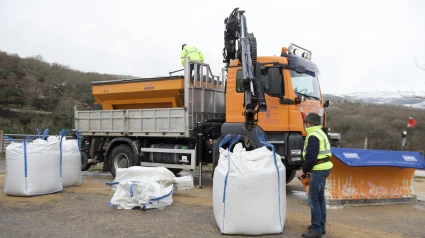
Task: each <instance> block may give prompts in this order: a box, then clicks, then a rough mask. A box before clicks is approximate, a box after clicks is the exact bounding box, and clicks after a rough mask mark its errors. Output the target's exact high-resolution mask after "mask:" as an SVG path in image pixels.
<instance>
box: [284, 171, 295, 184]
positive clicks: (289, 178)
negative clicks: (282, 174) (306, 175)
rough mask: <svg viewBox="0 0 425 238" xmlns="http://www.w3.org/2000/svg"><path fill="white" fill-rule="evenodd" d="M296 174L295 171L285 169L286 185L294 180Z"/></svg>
mask: <svg viewBox="0 0 425 238" xmlns="http://www.w3.org/2000/svg"><path fill="white" fill-rule="evenodd" d="M296 174H297V171H296V170H290V169H286V184H288V183H290V182H291V181H292V180H293V179H294V178H295V175H296Z"/></svg>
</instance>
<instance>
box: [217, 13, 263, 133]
mask: <svg viewBox="0 0 425 238" xmlns="http://www.w3.org/2000/svg"><path fill="white" fill-rule="evenodd" d="M244 12H245V11H241V10H239V8H235V9H234V10H233V11H232V13H231V14H230V16H229V17H227V18H226V19H225V20H224V24H225V26H226V28H225V31H224V49H223V58H224V59H223V63H226V67H229V64H230V60H234V59H235V58H237V59H239V62H241V64H242V70H243V88H244V107H245V112H244V113H243V115H244V116H245V126H246V129H247V130H248V132H251V130H252V127H253V126H254V125H255V122H256V119H255V115H256V114H257V113H258V112H264V111H267V105H266V100H265V98H264V90H263V85H262V83H261V65H260V63H258V62H257V41H256V38H255V37H254V34H252V33H248V32H247V24H246V18H245V16H244V15H243V14H244ZM236 42H237V43H238V44H237V45H238V48H237V49H236ZM257 106H258V110H256V109H255V108H256V107H257Z"/></svg>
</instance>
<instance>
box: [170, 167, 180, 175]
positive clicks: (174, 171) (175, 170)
mask: <svg viewBox="0 0 425 238" xmlns="http://www.w3.org/2000/svg"><path fill="white" fill-rule="evenodd" d="M167 169H168V170H170V171H171V172H173V173H174V174H178V173H180V172H181V171H183V169H175V168H167Z"/></svg>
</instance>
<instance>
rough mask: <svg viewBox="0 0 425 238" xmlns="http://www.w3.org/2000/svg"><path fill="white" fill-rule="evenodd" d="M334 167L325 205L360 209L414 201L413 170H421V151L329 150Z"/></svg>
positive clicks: (422, 162)
mask: <svg viewBox="0 0 425 238" xmlns="http://www.w3.org/2000/svg"><path fill="white" fill-rule="evenodd" d="M331 151H332V157H331V162H332V163H333V165H334V167H333V168H332V171H331V173H330V175H329V177H328V179H327V182H326V189H325V197H326V202H327V204H328V205H344V206H347V205H348V206H350V205H351V206H363V205H383V204H396V203H411V202H416V195H415V191H414V188H413V183H414V180H413V179H414V175H415V171H416V169H424V168H425V161H424V156H423V154H421V153H420V152H409V151H387V150H362V149H351V148H332V149H331Z"/></svg>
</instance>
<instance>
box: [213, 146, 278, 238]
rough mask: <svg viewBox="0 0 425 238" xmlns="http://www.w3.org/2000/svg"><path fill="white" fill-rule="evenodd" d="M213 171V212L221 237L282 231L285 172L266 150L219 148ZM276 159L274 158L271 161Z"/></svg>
mask: <svg viewBox="0 0 425 238" xmlns="http://www.w3.org/2000/svg"><path fill="white" fill-rule="evenodd" d="M219 151H220V158H219V161H218V165H217V167H216V168H215V171H214V181H213V210H214V216H215V220H216V223H217V225H218V227H219V228H220V230H221V233H223V234H242V235H265V234H276V233H281V232H283V227H284V224H285V219H286V173H285V172H286V171H285V166H284V165H283V163H282V161H281V158H280V156H279V155H278V154H274V153H273V152H272V151H270V150H269V149H268V148H267V147H260V148H257V149H255V150H252V151H245V149H244V148H242V145H241V143H238V144H236V146H235V148H234V150H233V152H228V151H227V150H224V149H223V148H221V147H220V148H219ZM275 156H276V159H275Z"/></svg>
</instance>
